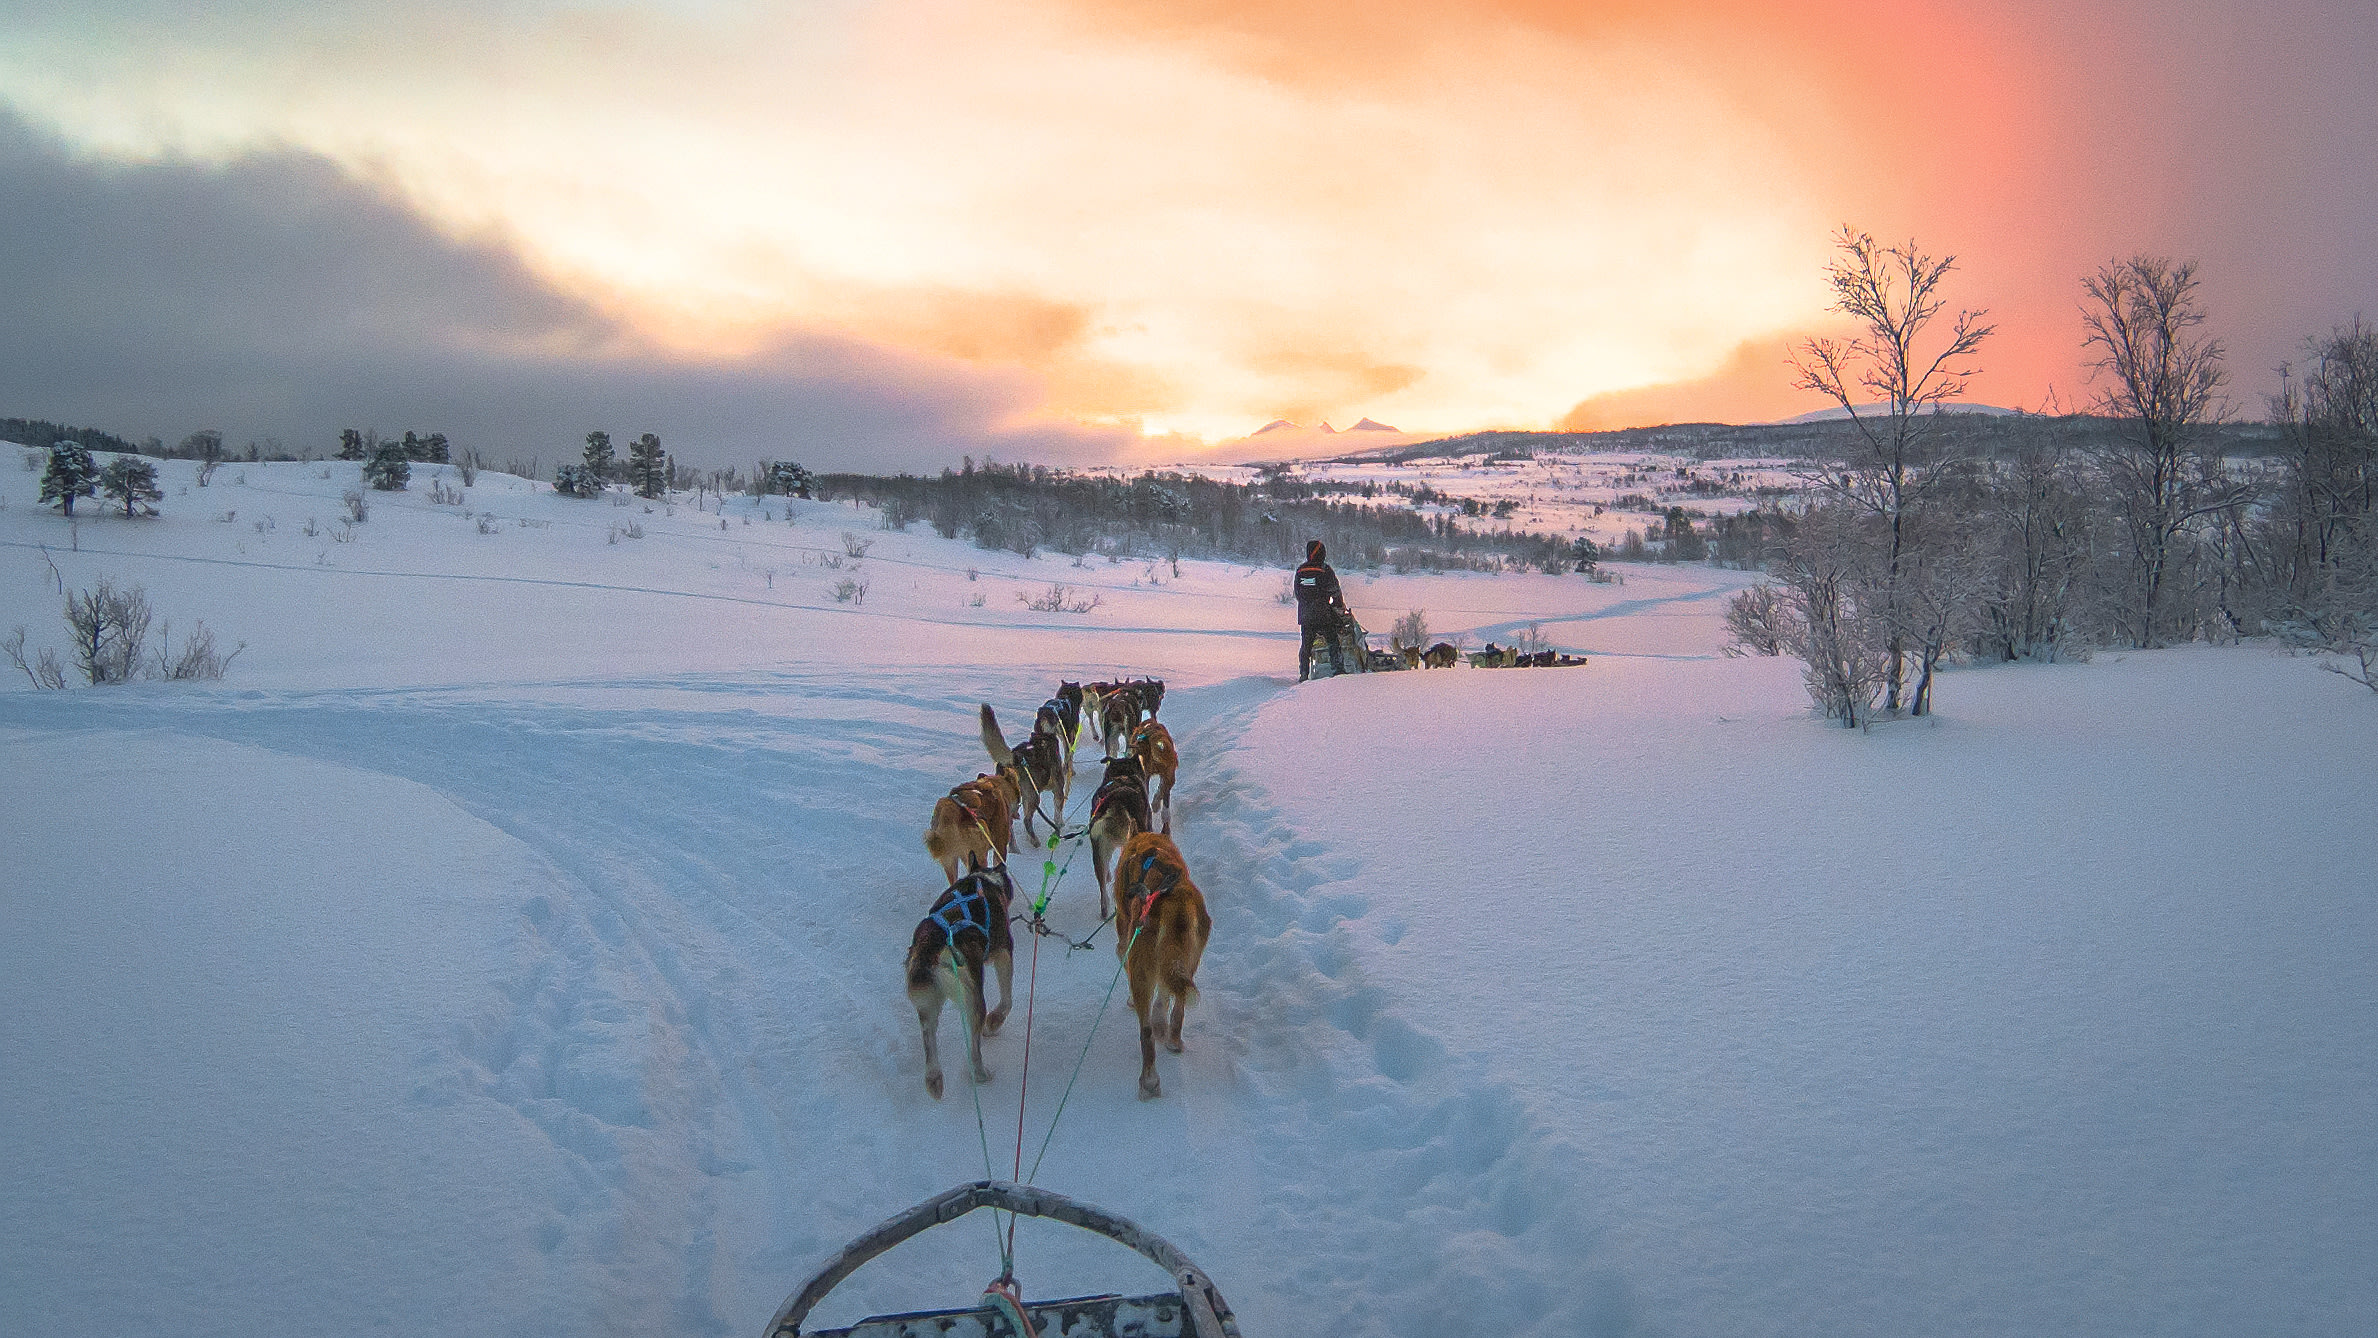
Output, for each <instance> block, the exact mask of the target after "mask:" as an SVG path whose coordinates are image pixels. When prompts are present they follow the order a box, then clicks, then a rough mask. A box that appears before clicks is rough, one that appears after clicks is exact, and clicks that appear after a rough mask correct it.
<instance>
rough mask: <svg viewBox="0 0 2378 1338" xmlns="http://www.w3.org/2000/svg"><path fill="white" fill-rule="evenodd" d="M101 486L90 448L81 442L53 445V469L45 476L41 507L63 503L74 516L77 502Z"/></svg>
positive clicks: (51, 448) (51, 452)
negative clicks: (75, 500)
mask: <svg viewBox="0 0 2378 1338" xmlns="http://www.w3.org/2000/svg"><path fill="white" fill-rule="evenodd" d="M98 482H99V466H98V464H97V463H96V462H94V461H93V460H92V459H91V448H90V447H88V446H85V445H83V444H82V443H81V442H79V441H57V442H53V443H51V445H50V465H49V468H48V469H45V470H43V471H42V474H41V504H42V505H43V506H47V505H49V504H50V503H52V502H60V503H63V504H64V505H65V508H66V512H65V513H66V514H67V515H69V516H71V515H73V514H74V499H75V498H77V497H89V496H91V495H92V493H93V492H95V491H96V490H97V485H98Z"/></svg>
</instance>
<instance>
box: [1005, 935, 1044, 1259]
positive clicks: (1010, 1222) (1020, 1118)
mask: <svg viewBox="0 0 2378 1338" xmlns="http://www.w3.org/2000/svg"><path fill="white" fill-rule="evenodd" d="M1039 997H1040V935H1038V934H1034V935H1033V936H1032V974H1031V976H1030V978H1029V979H1027V980H1026V981H1025V984H1024V1076H1023V1078H1022V1079H1021V1080H1020V1081H1018V1082H1017V1083H1016V1170H1015V1177H1014V1178H1015V1180H1016V1181H1017V1182H1018V1183H1021V1182H1022V1180H1023V1178H1024V1097H1025V1095H1026V1094H1027V1093H1029V1092H1030V1091H1031V1090H1032V1004H1033V1001H1034V1000H1036V999H1038V998H1039ZM1007 1257H1008V1258H1009V1259H1011V1260H1012V1259H1014V1258H1015V1257H1016V1215H1015V1214H1014V1213H1009V1214H1008V1215H1007Z"/></svg>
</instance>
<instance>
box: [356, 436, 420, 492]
mask: <svg viewBox="0 0 2378 1338" xmlns="http://www.w3.org/2000/svg"><path fill="white" fill-rule="evenodd" d="M412 479H413V463H412V461H410V460H407V459H406V458H405V445H404V443H403V442H401V441H383V442H381V443H380V449H379V450H378V451H377V452H376V453H374V454H373V456H372V458H371V459H369V460H366V461H364V464H363V481H364V482H366V483H369V484H370V485H372V487H374V488H376V489H378V490H379V491H381V492H401V491H403V490H404V487H405V485H406V484H407V483H410V482H412Z"/></svg>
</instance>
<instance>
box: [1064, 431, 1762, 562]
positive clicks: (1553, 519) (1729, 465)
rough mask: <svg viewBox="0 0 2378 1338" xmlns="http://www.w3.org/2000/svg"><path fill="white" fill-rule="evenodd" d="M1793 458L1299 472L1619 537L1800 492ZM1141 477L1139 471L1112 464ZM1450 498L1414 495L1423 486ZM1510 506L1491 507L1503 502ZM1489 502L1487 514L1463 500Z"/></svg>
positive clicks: (1565, 456)
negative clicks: (1680, 512)
mask: <svg viewBox="0 0 2378 1338" xmlns="http://www.w3.org/2000/svg"><path fill="white" fill-rule="evenodd" d="M1165 468H1166V469H1169V470H1174V471H1178V472H1180V473H1185V474H1195V475H1200V476H1203V477H1206V478H1212V479H1218V480H1221V481H1224V482H1229V483H1251V482H1254V481H1255V480H1256V479H1258V478H1260V477H1261V476H1262V473H1263V471H1262V470H1260V469H1258V468H1255V467H1252V466H1248V465H1211V464H1185V465H1168V466H1165ZM1798 468H1800V467H1799V466H1796V465H1795V464H1794V462H1792V461H1788V460H1781V459H1769V458H1758V459H1740V460H1735V459H1716V460H1703V459H1700V458H1698V457H1695V456H1690V455H1667V454H1661V453H1658V452H1649V451H1555V450H1550V449H1545V450H1541V451H1539V452H1538V453H1537V454H1536V456H1535V457H1534V458H1533V459H1528V460H1508V459H1498V458H1496V457H1495V456H1494V455H1493V454H1492V453H1489V452H1478V453H1473V454H1469V455H1461V456H1453V457H1430V458H1426V459H1418V460H1408V461H1402V462H1398V463H1393V464H1390V463H1387V462H1384V461H1379V460H1306V461H1302V462H1299V463H1298V464H1296V466H1295V467H1294V469H1293V471H1292V473H1291V477H1294V478H1297V479H1301V480H1304V481H1307V482H1311V483H1324V484H1336V485H1343V486H1348V487H1354V488H1364V489H1370V490H1371V491H1369V492H1367V493H1363V492H1353V493H1349V492H1333V493H1331V494H1330V496H1331V497H1332V499H1333V500H1339V501H1349V502H1361V503H1364V504H1366V505H1371V506H1401V507H1403V508H1404V509H1407V510H1411V511H1415V512H1418V513H1419V514H1421V515H1425V516H1452V517H1454V518H1456V519H1457V520H1458V521H1459V522H1460V523H1461V524H1462V525H1464V526H1465V527H1467V528H1471V529H1479V528H1484V529H1487V530H1493V529H1496V528H1502V529H1513V530H1523V531H1529V532H1532V533H1537V534H1554V535H1560V536H1562V537H1564V538H1581V537H1582V538H1587V539H1591V540H1593V541H1594V542H1595V543H1597V544H1602V545H1605V546H1613V547H1614V546H1616V545H1617V544H1619V543H1620V542H1621V541H1622V540H1624V539H1625V538H1626V533H1627V531H1628V530H1634V531H1636V532H1637V533H1639V534H1642V535H1644V536H1645V537H1647V538H1657V537H1658V530H1659V528H1660V526H1661V525H1662V524H1663V523H1664V522H1665V521H1666V518H1667V513H1668V509H1669V508H1670V507H1683V508H1684V509H1685V511H1686V512H1687V513H1688V514H1690V515H1693V516H1695V517H1704V516H1732V515H1739V514H1741V513H1742V512H1745V511H1752V510H1756V509H1758V508H1759V507H1760V506H1762V505H1768V506H1772V505H1775V504H1777V502H1778V501H1779V499H1784V498H1797V497H1798V496H1799V494H1800V493H1801V492H1802V491H1803V490H1804V489H1805V488H1806V486H1807V485H1806V483H1805V482H1804V481H1803V480H1802V478H1801V477H1800V475H1799V474H1798V473H1797V472H1796V470H1797V469H1798ZM1104 472H1107V473H1110V474H1114V475H1116V476H1118V477H1125V478H1129V477H1133V476H1135V475H1136V474H1137V473H1138V472H1139V471H1137V470H1127V469H1115V470H1108V471H1104ZM1415 494H1417V495H1418V496H1421V497H1430V498H1436V497H1442V498H1446V499H1450V500H1445V501H1438V500H1430V501H1425V502H1421V501H1415V500H1414V496H1415ZM1503 501H1508V502H1510V503H1511V509H1510V511H1509V512H1508V513H1507V514H1503V515H1500V516H1497V515H1494V514H1492V509H1493V508H1494V506H1495V504H1496V503H1498V502H1503ZM1468 502H1475V503H1478V504H1479V505H1480V506H1482V507H1484V508H1486V509H1487V511H1488V512H1489V514H1488V515H1486V516H1485V517H1483V518H1481V517H1479V516H1478V515H1476V514H1474V513H1470V512H1466V511H1465V509H1464V505H1463V504H1464V503H1468Z"/></svg>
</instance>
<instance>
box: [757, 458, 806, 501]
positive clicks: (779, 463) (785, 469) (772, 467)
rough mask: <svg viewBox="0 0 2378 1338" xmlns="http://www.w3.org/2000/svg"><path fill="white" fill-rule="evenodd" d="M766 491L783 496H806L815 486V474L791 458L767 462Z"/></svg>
mask: <svg viewBox="0 0 2378 1338" xmlns="http://www.w3.org/2000/svg"><path fill="white" fill-rule="evenodd" d="M767 477H768V491H770V492H772V493H777V494H780V495H782V496H785V497H808V496H810V495H811V494H812V493H813V492H814V491H815V489H816V488H817V476H816V475H814V474H811V473H810V472H809V471H808V470H807V469H804V468H802V467H801V465H799V464H798V463H796V462H794V461H791V460H771V461H769V462H768V475H767Z"/></svg>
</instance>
